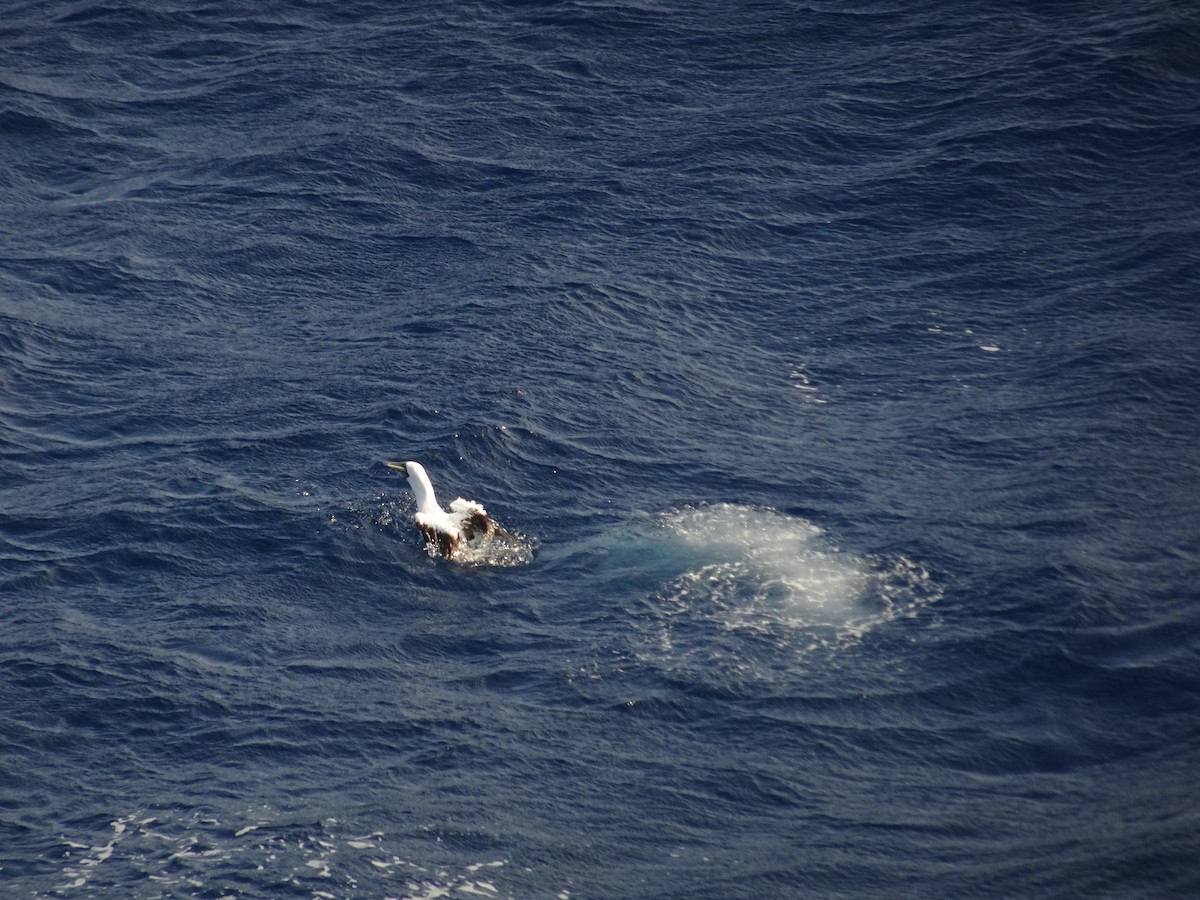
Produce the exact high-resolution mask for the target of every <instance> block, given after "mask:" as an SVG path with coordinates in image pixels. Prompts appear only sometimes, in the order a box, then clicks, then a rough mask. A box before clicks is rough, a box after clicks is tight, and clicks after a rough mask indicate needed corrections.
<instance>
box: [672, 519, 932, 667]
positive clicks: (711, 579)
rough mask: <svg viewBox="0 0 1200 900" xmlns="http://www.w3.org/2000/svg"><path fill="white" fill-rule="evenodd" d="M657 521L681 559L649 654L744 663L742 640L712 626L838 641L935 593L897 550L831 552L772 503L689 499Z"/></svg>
mask: <svg viewBox="0 0 1200 900" xmlns="http://www.w3.org/2000/svg"><path fill="white" fill-rule="evenodd" d="M658 525H659V528H660V531H661V534H662V535H663V536H664V538H663V539H664V540H666V541H667V542H668V543H669V544H671V545H672V546H674V548H675V550H676V552H677V553H678V554H679V556H680V557H682V558H683V560H684V564H685V565H687V566H688V568H687V569H686V571H684V572H683V574H681V575H679V576H677V577H675V578H674V579H673V580H672V581H670V582H669V583H668V584H667V585H665V586H664V587H663V588H662V589H661V590H660V591H659V594H658V596H657V597H656V598H655V604H656V607H657V609H658V612H659V621H660V625H661V630H660V633H659V635H658V642H657V647H656V652H659V653H666V654H674V655H676V656H678V657H685V656H690V657H699V658H698V659H696V661H697V662H705V661H711V660H712V659H713V658H714V657H717V656H720V657H721V658H722V659H723V661H724V662H725V663H726V664H727V666H733V667H735V668H737V667H742V668H748V667H750V665H749V663H746V662H745V660H744V659H740V658H739V656H740V653H739V651H741V650H744V649H745V648H744V647H739V645H738V644H737V643H736V642H734V643H730V641H728V640H725V641H722V640H721V639H720V635H721V634H726V635H729V634H733V635H739V634H740V635H745V636H746V637H747V638H763V639H765V640H767V641H768V642H771V643H772V644H773V645H775V646H780V647H785V648H787V649H790V650H791V651H794V652H802V651H807V650H812V649H815V648H817V647H832V646H839V645H845V644H846V643H849V642H853V641H856V640H858V639H860V638H861V637H862V636H863V635H864V634H866V633H867V632H869V631H871V630H872V629H874V628H877V627H879V626H881V625H884V624H885V623H887V622H890V621H892V620H894V619H896V618H898V617H900V616H905V615H913V614H915V613H916V611H917V610H918V609H919V608H920V607H922V606H924V605H925V604H927V603H929V602H931V600H933V599H936V597H937V595H938V592H937V589H936V587H935V586H934V585H933V584H932V582H931V580H930V578H929V575H928V573H927V572H926V571H925V569H924V568H923V567H921V566H919V565H918V564H916V563H913V562H912V561H910V560H908V559H907V558H904V557H897V558H894V559H890V560H883V561H880V560H874V559H870V558H868V557H865V556H861V555H856V554H854V553H849V552H846V551H843V550H839V549H838V548H837V547H836V546H835V545H834V544H833V543H832V541H831V540H830V539H829V537H828V536H827V535H826V534H825V533H824V532H823V531H822V529H821V528H819V527H818V526H816V525H814V524H813V523H812V522H809V521H807V520H805V519H802V518H798V517H795V516H789V515H786V514H784V513H781V512H779V511H777V510H773V509H764V508H759V507H752V506H746V505H740V504H728V503H725V504H716V505H712V506H700V507H690V506H689V507H683V508H681V509H676V510H672V511H670V512H667V513H665V514H663V515H661V516H660V517H659V519H658Z"/></svg>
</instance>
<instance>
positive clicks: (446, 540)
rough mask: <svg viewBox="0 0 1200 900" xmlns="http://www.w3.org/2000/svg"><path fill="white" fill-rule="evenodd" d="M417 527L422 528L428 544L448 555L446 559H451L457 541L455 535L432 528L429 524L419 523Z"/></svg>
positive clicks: (440, 552) (445, 555)
mask: <svg viewBox="0 0 1200 900" xmlns="http://www.w3.org/2000/svg"><path fill="white" fill-rule="evenodd" d="M417 527H418V528H420V529H421V534H423V535H424V536H425V544H426V546H429V547H434V548H436V549H437V552H438V553H439V554H441V555H442V556H444V557H446V559H449V558H450V557H451V556H452V555H453V554H454V547H455V541H454V538H453V537H451V536H450V535H448V534H446V532H444V531H438V530H437V529H436V528H430V527H429V526H428V525H418V526H417Z"/></svg>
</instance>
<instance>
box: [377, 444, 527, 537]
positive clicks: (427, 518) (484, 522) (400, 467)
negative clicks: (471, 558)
mask: <svg viewBox="0 0 1200 900" xmlns="http://www.w3.org/2000/svg"><path fill="white" fill-rule="evenodd" d="M387 466H388V468H390V469H395V470H396V471H397V472H401V473H403V474H404V475H406V476H408V484H409V487H411V488H412V492H413V497H414V498H416V501H417V513H416V515H415V516H413V519H414V521H415V522H416V523H417V528H419V529H420V531H421V534H422V535H423V536H424V537H425V545H426V547H427V548H428V549H430V550H431V551H434V552H436V553H437V554H438V555H440V556H444V557H445V558H446V559H461V558H462V555H463V553H464V552H466V551H469V550H471V549H477V548H479V547H481V546H482V545H484V544H486V543H487V542H488V541H490V540H491V539H492V538H493V537H495V536H496V535H497V534H504V535H507V532H505V531H504V529H503V528H501V527H500V526H499V525H497V524H496V521H495V520H494V519H493V518H492V517H491V516H489V515H488V514H487V510H485V509H484V508H483V506H482V505H480V504H479V503H476V502H475V501H474V500H464V499H463V498H462V497H458V498H456V499H454V500H452V501H451V502H450V511H449V512H447V511H446V510H444V509H442V508H441V506H439V505H438V502H437V496H436V495H435V494H434V492H433V483H432V482H430V480H429V475H428V474H427V473H426V472H425V467H424V466H422V465H421V464H420V463H419V462H403V463H400V462H389V463H388V464H387Z"/></svg>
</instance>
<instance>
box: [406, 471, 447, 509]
mask: <svg viewBox="0 0 1200 900" xmlns="http://www.w3.org/2000/svg"><path fill="white" fill-rule="evenodd" d="M408 482H409V485H410V486H411V487H412V492H413V498H414V499H415V500H416V501H417V512H420V513H424V514H425V515H427V516H428V515H433V514H434V513H440V512H442V508H441V507H440V506H438V502H437V497H435V496H434V494H433V485H432V484H430V483H429V476H428V475H426V474H425V473H424V472H413V473H412V477H411V478H409V479H408Z"/></svg>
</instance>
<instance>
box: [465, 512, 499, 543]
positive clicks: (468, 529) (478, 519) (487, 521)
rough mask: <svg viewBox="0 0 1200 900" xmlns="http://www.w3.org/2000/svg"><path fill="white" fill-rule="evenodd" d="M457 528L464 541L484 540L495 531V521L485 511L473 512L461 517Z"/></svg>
mask: <svg viewBox="0 0 1200 900" xmlns="http://www.w3.org/2000/svg"><path fill="white" fill-rule="evenodd" d="M459 530H461V531H462V536H463V540H465V541H468V542H470V541H474V540H484V541H486V540H487V539H488V538H490V537H491V536H492V535H493V534H495V533H496V523H495V522H493V521H492V519H491V518H490V517H489V516H488V515H487V514H486V513H481V512H474V513H471V514H470V515H469V516H466V517H464V518H463V521H462V524H461V525H459Z"/></svg>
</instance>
